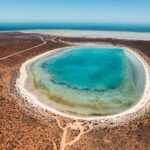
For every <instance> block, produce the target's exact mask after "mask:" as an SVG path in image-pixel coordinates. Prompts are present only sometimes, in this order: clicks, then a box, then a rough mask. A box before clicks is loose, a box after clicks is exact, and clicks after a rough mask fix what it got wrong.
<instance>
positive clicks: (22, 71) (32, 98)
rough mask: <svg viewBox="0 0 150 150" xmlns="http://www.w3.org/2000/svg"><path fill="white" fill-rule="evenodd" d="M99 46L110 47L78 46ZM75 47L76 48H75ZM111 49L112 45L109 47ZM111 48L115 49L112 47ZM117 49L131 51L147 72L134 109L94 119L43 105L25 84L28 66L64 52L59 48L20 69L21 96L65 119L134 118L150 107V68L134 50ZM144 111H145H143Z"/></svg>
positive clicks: (18, 82)
mask: <svg viewBox="0 0 150 150" xmlns="http://www.w3.org/2000/svg"><path fill="white" fill-rule="evenodd" d="M79 45H80V46H91V45H93V46H99V47H108V45H104V44H103V45H100V44H97V45H96V44H91V43H81V44H78V46H79ZM73 47H75V46H73ZM73 47H66V48H73ZM109 47H110V45H109ZM111 47H113V46H112V45H111ZM117 48H124V49H125V50H127V51H129V52H130V53H132V54H133V55H135V56H136V57H137V58H138V59H139V60H140V61H141V63H142V64H143V66H144V69H145V72H146V85H145V90H144V93H143V96H142V98H141V100H139V102H138V103H137V104H135V106H133V107H132V108H130V109H129V110H127V111H125V112H123V113H119V114H116V115H110V116H93V117H83V116H81V117H80V116H75V115H70V114H65V113H63V112H60V111H58V110H56V109H54V108H52V107H49V106H46V105H45V104H43V103H41V102H40V101H39V100H38V99H37V98H36V96H35V95H33V94H32V93H30V92H29V91H28V90H27V89H26V88H25V86H24V85H25V82H26V80H27V76H28V74H27V70H26V68H27V66H29V65H30V64H32V63H33V62H35V61H36V60H38V59H40V58H42V57H44V56H47V55H49V54H53V53H56V52H59V51H62V50H63V48H59V49H54V50H52V51H49V52H46V53H44V54H41V55H39V56H36V57H34V58H32V59H30V60H28V61H26V62H25V63H24V64H23V65H22V66H21V68H20V76H19V78H18V79H17V81H16V88H18V90H19V92H20V94H21V95H22V97H28V101H29V102H30V103H32V104H35V107H36V106H38V107H42V108H43V109H45V110H49V111H51V112H53V113H55V114H58V115H62V116H64V117H69V118H71V119H81V120H82V119H83V120H100V119H104V120H106V119H107V120H108V119H110V120H115V119H116V120H118V119H119V122H120V121H121V120H122V116H123V118H126V117H125V115H128V114H131V117H129V116H128V119H130V118H132V117H133V116H132V113H135V112H136V111H138V110H140V109H142V108H144V107H145V106H146V105H149V97H150V95H149V92H150V91H149V88H150V85H149V83H150V81H149V66H148V64H147V63H146V61H145V60H144V59H143V58H142V57H141V56H140V55H139V54H138V53H137V52H134V51H133V50H132V49H130V48H127V47H117ZM143 111H144V109H143ZM125 120H126V119H124V120H122V121H125Z"/></svg>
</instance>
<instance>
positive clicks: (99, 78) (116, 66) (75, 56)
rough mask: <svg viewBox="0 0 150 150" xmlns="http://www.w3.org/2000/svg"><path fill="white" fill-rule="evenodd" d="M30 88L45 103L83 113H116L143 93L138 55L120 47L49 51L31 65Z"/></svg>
mask: <svg viewBox="0 0 150 150" xmlns="http://www.w3.org/2000/svg"><path fill="white" fill-rule="evenodd" d="M27 70H28V80H27V83H26V85H27V86H26V87H27V89H28V90H29V91H30V92H32V93H34V94H35V96H36V97H37V98H38V99H39V100H40V101H41V102H42V103H44V104H46V105H48V106H53V107H55V108H56V109H58V110H61V111H65V112H68V111H69V112H73V113H77V114H81V115H95V114H97V115H110V114H116V113H119V112H122V111H125V110H126V109H128V108H130V107H131V106H133V105H134V104H135V103H136V102H137V101H138V100H139V99H140V98H141V95H142V94H143V90H144V87H145V70H144V67H143V65H142V64H141V62H140V61H139V59H137V57H135V56H134V55H133V54H132V53H130V52H128V51H127V50H125V49H122V48H117V47H107V48H106V47H97V46H82V47H72V48H64V50H61V51H57V50H56V51H54V52H52V53H49V54H47V55H46V56H43V57H41V58H39V59H37V60H35V61H34V62H33V63H31V64H30V65H29V66H28V68H27Z"/></svg>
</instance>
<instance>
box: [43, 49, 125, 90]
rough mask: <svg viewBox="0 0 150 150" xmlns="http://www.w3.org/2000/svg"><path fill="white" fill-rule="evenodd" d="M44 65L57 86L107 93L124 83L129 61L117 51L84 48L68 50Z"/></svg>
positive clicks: (122, 53)
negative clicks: (106, 91) (63, 85)
mask: <svg viewBox="0 0 150 150" xmlns="http://www.w3.org/2000/svg"><path fill="white" fill-rule="evenodd" d="M42 66H43V68H44V70H46V71H48V72H49V73H50V74H51V81H53V82H55V83H57V84H65V85H66V86H69V87H71V88H76V89H86V90H97V91H105V90H109V89H114V88H117V87H118V86H120V84H121V82H122V81H123V80H124V76H125V75H124V74H125V70H126V69H125V67H126V59H125V57H124V52H123V51H122V50H120V49H117V48H116V49H113V50H112V48H96V47H84V48H78V49H76V50H70V51H66V52H64V53H63V54H62V55H61V56H57V59H53V60H50V61H48V60H47V61H46V62H45V63H44V64H43V65H42Z"/></svg>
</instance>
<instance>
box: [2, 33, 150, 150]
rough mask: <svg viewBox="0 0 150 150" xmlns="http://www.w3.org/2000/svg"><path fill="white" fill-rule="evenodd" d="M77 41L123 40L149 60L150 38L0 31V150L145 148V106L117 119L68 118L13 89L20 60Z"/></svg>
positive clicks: (149, 112) (148, 143)
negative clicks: (24, 97) (121, 38)
mask: <svg viewBox="0 0 150 150" xmlns="http://www.w3.org/2000/svg"><path fill="white" fill-rule="evenodd" d="M77 42H78V43H79V42H94V43H105V44H112V45H123V46H127V47H130V48H133V49H136V50H137V51H138V52H139V53H140V54H141V55H142V56H143V57H144V58H145V59H146V61H147V62H148V64H149V65H150V41H132V40H117V39H100V38H95V39H94V38H92V39H90V38H69V37H54V36H48V35H40V34H33V33H26V34H25V33H19V32H9V33H6V32H5V33H0V149H4V150H5V149H6V150H13V149H29V150H31V149H33V150H34V149H35V150H41V149H43V150H149V149H150V109H149V107H148V108H147V109H146V111H145V113H140V112H139V113H137V114H138V115H136V117H135V116H134V114H133V118H132V119H130V120H128V121H125V122H122V123H117V124H116V123H115V122H107V121H106V122H101V121H83V120H73V119H68V118H65V117H61V116H57V115H55V114H53V113H51V112H48V111H45V110H43V109H42V108H35V107H34V106H32V105H31V104H28V102H27V101H26V100H25V99H23V98H22V97H21V96H20V95H19V93H18V92H17V91H16V89H15V79H16V77H17V76H18V74H19V69H20V67H21V65H22V63H24V62H25V61H26V60H28V59H30V58H32V57H34V56H37V55H39V54H42V53H44V52H46V51H50V50H52V49H55V48H59V47H66V46H69V45H74V43H77Z"/></svg>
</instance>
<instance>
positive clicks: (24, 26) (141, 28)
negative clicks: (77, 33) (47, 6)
mask: <svg viewBox="0 0 150 150" xmlns="http://www.w3.org/2000/svg"><path fill="white" fill-rule="evenodd" d="M34 29H63V30H92V31H93V30H94V31H131V32H150V25H149V24H147V25H146V24H111V23H109V24H102V23H101V24H99V23H0V31H14V30H15V31H19V30H34Z"/></svg>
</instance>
